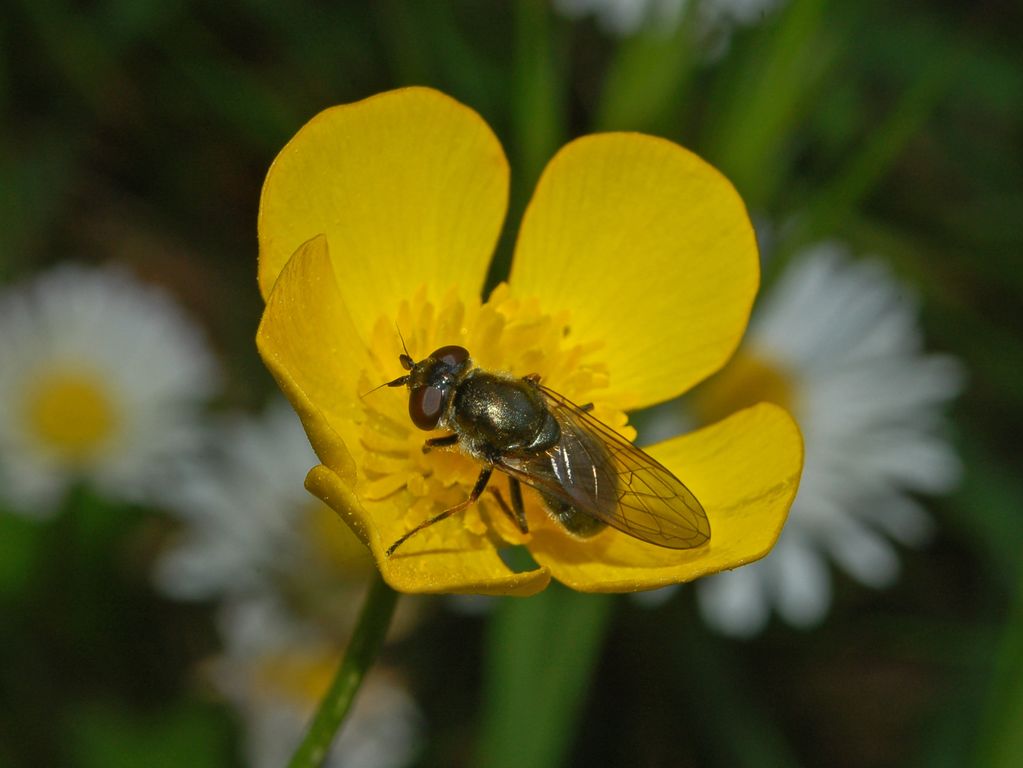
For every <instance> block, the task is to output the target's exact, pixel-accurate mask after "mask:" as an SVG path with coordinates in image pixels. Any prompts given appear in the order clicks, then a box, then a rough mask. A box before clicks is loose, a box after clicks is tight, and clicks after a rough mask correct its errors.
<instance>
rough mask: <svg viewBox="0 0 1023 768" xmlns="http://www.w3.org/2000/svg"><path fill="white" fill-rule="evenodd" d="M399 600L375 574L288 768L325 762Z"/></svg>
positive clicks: (308, 766) (395, 593)
mask: <svg viewBox="0 0 1023 768" xmlns="http://www.w3.org/2000/svg"><path fill="white" fill-rule="evenodd" d="M397 602H398V593H397V592H395V591H394V590H393V589H391V588H390V587H389V586H387V584H385V583H384V580H383V579H382V578H381V577H380V576H379V574H378V575H377V576H375V577H374V579H373V583H372V584H371V585H370V587H369V593H368V594H367V595H366V602H365V604H364V605H363V606H362V614H361V615H360V616H359V623H358V624H357V625H356V626H355V632H354V633H353V634H352V639H351V642H350V643H349V644H348V649H347V650H346V651H345V657H344V659H343V660H342V661H341V666H340V667H338V670H337V674H336V675H335V676H334V682H332V683H331V684H330V689H329V690H328V691H327V693H326V694H325V695H324V697H323V701H321V702H320V708H319V709H318V710H317V711H316V715H315V717H313V721H312V724H311V725H310V726H309V730H308V732H306V735H305V738H304V739H303V740H302V743H301V744H300V745H299V747H298V749H297V750H295V754H294V755H293V756H292V758H291V762H289V763H288V766H289V768H312V767H313V766H319V765H322V764H323V761H324V760H325V759H326V757H327V753H328V752H329V751H330V745H331V743H332V742H333V741H334V736H335V734H336V733H337V731H338V728H340V727H341V722H342V721H343V720H344V719H345V715H346V714H348V710H349V708H351V706H352V701H353V700H354V699H355V693H356V691H358V690H359V685H360V684H361V683H362V678H363V677H364V676H365V674H366V672H367V671H368V670H369V668H370V666H371V665H372V664H373V661H374V659H376V656H377V653H378V652H379V650H380V646H381V645H383V642H384V635H385V634H386V633H387V626H388V625H389V624H390V623H391V616H392V614H393V613H394V606H395V604H396V603H397Z"/></svg>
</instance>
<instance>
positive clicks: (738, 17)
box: [554, 0, 782, 53]
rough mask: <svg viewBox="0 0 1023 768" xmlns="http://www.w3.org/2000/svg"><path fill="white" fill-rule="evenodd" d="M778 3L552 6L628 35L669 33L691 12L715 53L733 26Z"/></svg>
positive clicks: (616, 1)
mask: <svg viewBox="0 0 1023 768" xmlns="http://www.w3.org/2000/svg"><path fill="white" fill-rule="evenodd" d="M694 2H695V6H694V5H693V3H694ZM781 3H782V0H555V2H554V6H555V8H557V10H558V12H559V13H561V14H562V15H563V16H566V17H568V18H572V19H578V18H581V17H583V16H590V15H592V16H595V17H596V19H597V22H598V23H599V24H600V26H601V28H602V29H603V30H604V31H605V32H607V33H608V34H609V35H613V36H614V37H630V36H632V35H635V34H637V33H638V32H640V31H649V32H653V33H655V34H656V33H658V32H665V33H667V34H670V32H671V30H673V29H674V28H675V27H676V26H677V25H678V23H679V22H680V21H681V19H682V16H683V15H684V14H686V13H695V14H696V24H695V25H694V28H695V30H696V33H697V37H698V39H699V40H701V41H703V42H704V43H709V44H710V45H709V47H710V48H711V49H713V52H714V53H719V52H720V51H722V50H724V48H725V47H727V39H728V37H729V36H730V34H731V31H732V30H733V29H734V28H735V27H740V26H742V27H748V26H753V25H754V24H757V23H759V22H760V21H761V20H762V19H764V18H765V17H766V16H767V15H768V14H769V13H771V12H772V11H774V10H775V8H777V7H778V6H779V5H780V4H781Z"/></svg>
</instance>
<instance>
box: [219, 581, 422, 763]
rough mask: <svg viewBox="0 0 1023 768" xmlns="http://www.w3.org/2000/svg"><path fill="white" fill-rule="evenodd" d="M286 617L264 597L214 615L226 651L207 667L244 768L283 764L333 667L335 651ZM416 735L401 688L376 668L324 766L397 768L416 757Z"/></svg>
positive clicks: (412, 710) (418, 721)
mask: <svg viewBox="0 0 1023 768" xmlns="http://www.w3.org/2000/svg"><path fill="white" fill-rule="evenodd" d="M289 613H290V612H289V611H288V609H286V608H284V607H283V606H281V605H280V604H279V603H277V602H276V601H275V600H274V599H273V598H272V597H270V596H269V595H265V594H264V595H261V596H260V597H257V598H254V599H246V600H241V601H233V602H229V603H227V604H225V606H224V607H223V608H222V610H221V614H220V618H221V621H220V625H221V634H222V636H223V637H224V640H225V646H226V650H225V653H224V654H223V655H222V656H221V657H220V658H218V659H217V660H216V662H215V663H214V665H213V667H212V677H213V682H214V684H215V685H216V686H217V687H218V688H219V689H220V691H221V692H222V693H223V694H224V695H225V696H227V697H228V698H229V699H230V700H231V701H232V702H233V703H234V705H235V706H236V707H237V709H238V710H239V712H241V714H242V716H243V718H244V721H245V725H246V734H247V739H246V744H245V754H246V758H247V760H246V763H247V764H248V765H249V766H251V767H252V768H277V766H281V765H286V764H287V762H288V759H289V758H290V757H291V755H292V753H293V752H294V750H295V749H296V747H297V746H298V744H299V742H300V740H301V738H302V736H303V735H304V734H305V731H306V728H307V727H308V724H309V721H310V719H311V718H312V715H313V712H314V710H315V708H316V705H317V703H318V702H319V700H320V698H321V697H322V695H323V693H324V692H325V691H326V689H327V687H328V685H329V684H330V681H331V678H332V676H333V674H334V671H335V669H336V668H337V665H338V663H339V661H340V654H341V648H340V647H339V646H338V645H336V644H334V643H332V642H330V641H328V640H327V638H326V637H325V636H324V635H323V634H322V633H321V632H320V631H319V630H318V628H315V627H312V626H309V625H304V624H301V623H296V622H295V621H294V620H293V618H292V617H290V616H288V615H286V614H289ZM421 733H422V717H421V715H420V713H419V708H418V707H417V706H416V703H415V701H414V700H413V699H412V697H411V696H410V695H409V693H408V692H407V690H406V689H405V687H404V685H403V684H402V681H401V680H400V678H399V677H398V676H397V675H396V674H394V673H393V672H391V671H389V670H388V669H386V668H385V667H381V666H380V665H376V666H374V668H373V669H372V670H371V671H370V672H369V673H368V674H367V676H366V679H365V680H364V681H363V684H362V687H361V688H360V689H359V693H358V695H357V696H356V699H355V702H354V704H353V706H352V710H351V712H349V714H348V717H347V718H346V719H345V723H344V725H343V726H342V729H341V733H340V736H339V737H338V738H337V739H336V740H335V742H334V745H333V747H332V748H331V750H330V752H329V753H328V755H327V758H326V761H325V763H324V765H326V766H329V767H330V768H356V767H357V768H401V766H404V765H408V764H409V763H410V762H411V761H412V759H413V758H414V757H415V755H416V753H417V752H418V750H419V747H420V745H421V743H422V737H421Z"/></svg>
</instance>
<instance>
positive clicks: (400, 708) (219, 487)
mask: <svg viewBox="0 0 1023 768" xmlns="http://www.w3.org/2000/svg"><path fill="white" fill-rule="evenodd" d="M218 434H219V436H220V440H219V443H220V451H219V452H218V455H216V456H212V457H210V460H209V461H207V462H205V463H204V464H202V465H196V466H195V467H194V468H193V470H192V472H191V473H190V475H189V476H188V477H187V478H186V480H185V482H183V483H182V484H181V487H180V489H179V491H178V493H177V494H176V496H175V497H174V499H173V503H172V504H171V505H170V509H171V511H172V512H173V513H175V514H176V515H177V516H178V517H179V518H180V520H181V522H182V526H181V529H180V531H179V533H178V535H177V537H176V538H175V539H174V541H173V542H172V544H171V546H170V548H169V549H168V551H167V552H166V553H165V554H164V556H163V557H162V558H161V559H160V560H159V561H158V562H157V564H156V569H155V573H154V578H155V580H156V583H157V586H158V587H159V588H160V589H162V590H163V591H164V592H166V593H168V594H170V595H172V596H174V597H178V598H184V599H220V600H221V601H222V605H221V608H220V613H219V626H220V631H221V636H222V638H223V640H224V652H223V653H222V654H221V655H220V656H219V657H218V658H217V659H215V660H214V661H213V664H212V670H213V680H214V683H215V684H216V685H217V687H218V688H219V689H220V691H221V692H222V693H223V694H224V695H225V696H226V697H227V698H228V699H229V700H230V701H231V702H232V704H234V705H235V707H236V708H237V709H238V710H239V712H240V713H241V714H242V716H243V719H244V724H245V732H246V752H247V754H248V756H249V764H250V765H252V766H257V767H259V766H278V765H284V764H285V763H286V762H287V758H288V757H289V756H290V755H291V753H292V751H293V750H294V749H295V747H296V746H297V744H298V742H299V740H300V739H301V737H302V735H303V734H304V732H305V728H306V726H307V724H308V720H309V718H310V717H311V715H312V713H313V711H314V710H315V708H316V706H317V705H318V703H319V700H320V697H321V696H322V695H323V692H324V691H325V690H326V688H327V686H328V684H329V683H330V679H331V676H332V675H333V673H334V671H335V669H336V667H337V663H338V661H339V658H340V653H341V651H342V650H343V648H344V646H345V644H346V643H347V641H348V638H349V635H350V633H351V630H352V628H353V626H354V624H355V621H356V619H357V615H358V611H359V608H360V607H361V605H362V601H363V597H364V594H365V591H366V586H367V584H368V578H369V576H370V575H371V574H372V573H373V571H374V565H373V560H372V557H371V556H370V554H369V551H368V550H367V549H366V547H365V545H363V544H362V542H360V541H359V540H358V539H357V538H356V537H355V535H354V534H353V533H352V532H351V531H350V530H349V529H348V527H347V526H345V525H344V523H342V522H341V520H340V519H339V518H338V516H337V514H336V513H335V512H334V511H333V510H331V509H330V508H329V507H327V506H326V505H325V504H323V503H322V502H321V501H320V500H319V499H317V498H315V497H314V496H312V495H311V494H309V493H308V492H307V491H306V490H305V488H304V486H303V481H304V478H305V475H306V473H307V472H308V471H309V469H310V468H311V467H312V466H314V465H315V464H316V463H317V459H316V456H315V454H314V453H313V451H312V449H311V448H310V447H309V441H308V439H307V438H306V435H305V432H304V431H303V429H302V425H301V423H300V422H299V420H298V417H297V416H296V415H295V413H294V411H293V410H292V409H291V408H290V407H289V406H288V404H287V403H285V402H284V401H283V400H280V401H278V402H276V403H275V404H274V405H272V406H271V407H269V408H268V409H267V411H266V412H265V413H264V414H263V415H262V416H259V417H257V418H244V417H242V418H235V419H233V420H230V421H228V422H226V423H225V424H224V425H223V426H222V428H221V429H220V430H219V432H218ZM415 611H416V606H415V604H414V603H410V602H408V601H405V602H403V603H401V604H400V605H399V607H398V612H397V614H396V616H395V619H394V622H393V626H392V632H391V636H392V637H393V636H394V635H395V634H397V633H401V632H403V631H407V630H408V629H409V627H410V626H411V624H412V623H413V621H414V613H415ZM419 719H420V718H419V713H418V709H417V707H416V705H415V703H414V702H413V700H412V698H411V697H410V695H409V694H408V693H407V692H406V691H405V690H404V689H403V688H402V686H401V685H400V682H399V680H398V678H397V677H396V676H395V675H393V674H389V673H387V672H386V671H380V670H378V669H374V672H373V673H371V674H370V676H369V677H368V678H367V680H366V681H365V683H364V686H363V688H362V689H361V690H360V691H359V694H358V697H357V698H356V703H355V707H354V709H353V713H352V714H351V715H350V716H349V718H348V720H346V723H345V725H344V728H343V731H342V736H341V739H340V740H339V742H338V743H337V744H336V745H335V748H334V749H333V751H332V753H331V756H330V758H329V760H328V763H327V764H328V765H330V766H367V767H368V768H374V767H376V766H379V767H380V768H388V767H389V766H400V765H404V764H406V763H407V762H409V760H410V759H411V758H412V756H413V755H414V753H415V751H416V749H417V748H418V747H417V745H418V743H419V730H420V728H419Z"/></svg>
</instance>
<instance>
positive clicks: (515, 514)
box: [490, 477, 529, 533]
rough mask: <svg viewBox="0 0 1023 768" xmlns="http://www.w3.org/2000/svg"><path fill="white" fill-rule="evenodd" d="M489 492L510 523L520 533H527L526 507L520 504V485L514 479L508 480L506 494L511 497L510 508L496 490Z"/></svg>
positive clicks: (492, 489)
mask: <svg viewBox="0 0 1023 768" xmlns="http://www.w3.org/2000/svg"><path fill="white" fill-rule="evenodd" d="M490 492H491V493H493V494H494V498H496V499H497V503H498V505H499V506H500V507H501V511H502V512H504V513H505V514H506V515H508V517H509V518H511V521H512V522H513V523H515V525H516V526H518V529H519V531H521V532H522V533H529V526H528V525H527V524H526V506H525V505H524V504H523V503H522V485H521V483H519V481H518V480H516V479H515V478H514V477H509V478H508V493H509V494H510V495H511V506H510V507H509V506H508V502H506V501H505V500H504V496H502V495H501V492H500V491H499V490H497V488H491V489H490Z"/></svg>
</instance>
